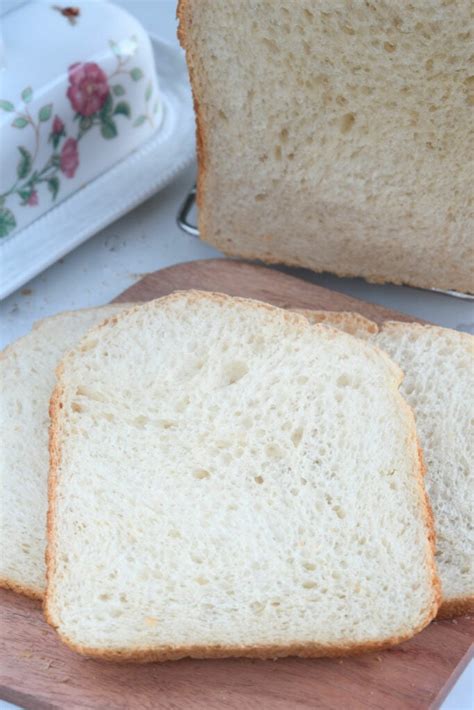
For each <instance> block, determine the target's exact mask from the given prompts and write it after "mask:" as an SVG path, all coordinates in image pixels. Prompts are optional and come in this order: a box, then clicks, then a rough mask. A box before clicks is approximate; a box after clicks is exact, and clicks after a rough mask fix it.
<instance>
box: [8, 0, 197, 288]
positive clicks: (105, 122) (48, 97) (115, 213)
mask: <svg viewBox="0 0 474 710" xmlns="http://www.w3.org/2000/svg"><path fill="white" fill-rule="evenodd" d="M76 4H77V10H78V11H79V14H77V15H74V14H73V16H72V17H68V16H64V14H63V13H62V12H61V11H60V10H64V8H63V7H62V6H61V7H59V6H54V7H53V6H52V5H51V4H50V3H49V2H33V3H28V4H26V5H22V6H21V7H20V8H19V9H16V10H13V11H12V12H10V13H8V14H7V15H6V16H4V17H2V27H3V39H4V62H5V64H6V67H5V68H4V69H2V70H1V73H0V143H1V145H2V170H1V175H0V268H1V273H0V298H3V297H5V296H6V295H8V294H9V293H11V292H12V291H13V290H15V289H16V288H18V287H19V286H21V285H22V284H24V283H25V282H26V281H27V280H29V279H30V278H32V277H33V276H35V275H36V274H37V273H39V272H40V271H41V270H43V269H44V268H46V267H47V266H49V265H50V264H52V263H53V262H54V261H56V260H57V259H59V258H61V257H62V256H64V254H66V253H67V252H68V251H70V250H71V249H73V248H74V247H75V246H77V245H78V244H80V243H81V242H83V241H84V240H85V239H87V238H88V237H90V236H92V235H93V234H95V233H96V232H97V231H99V230H100V229H101V228H103V227H105V226H106V225H107V224H110V223H111V222H112V221H114V220H115V219H117V218H118V217H120V216H121V215H122V214H124V213H125V212H127V211H129V210H130V209H132V208H133V207H135V206H136V205H138V204H139V203H140V202H142V201H143V200H145V199H147V198H148V197H150V196H151V195H152V194H153V193H154V192H156V191H157V190H159V189H161V188H162V187H164V186H165V185H166V184H168V183H169V182H170V181H171V180H172V179H173V178H174V177H175V176H176V175H177V174H178V172H180V171H181V170H183V169H184V168H185V167H186V166H187V165H188V164H189V163H190V162H191V161H192V160H193V158H194V155H195V138H194V132H195V124H194V112H193V106H192V98H191V92H190V88H189V83H188V77H187V70H186V64H185V61H184V54H183V52H182V50H181V49H179V48H178V47H175V46H173V45H170V44H168V43H166V42H163V41H161V40H159V39H158V38H155V37H150V36H149V35H148V34H147V33H146V32H145V30H144V29H143V28H142V27H141V25H140V24H139V23H138V22H137V20H135V18H133V17H131V15H129V14H128V13H126V12H125V11H123V10H122V9H121V8H118V7H117V6H114V5H112V4H111V3H108V2H103V0H87V1H86V2H80V0H76ZM75 6H76V5H75ZM58 7H59V9H58ZM30 13H32V14H30ZM23 23H25V24H26V26H27V28H28V30H27V31H25V30H24V29H23V30H22V29H21V26H22V24H23ZM81 23H82V24H81ZM81 26H82V30H81V29H80V28H81ZM36 27H41V32H36V31H33V30H32V28H36ZM52 28H55V29H54V31H53V29H52ZM76 32H77V34H76ZM80 33H82V34H80ZM29 35H32V36H33V35H34V36H35V39H34V42H33V43H32V44H31V47H30V48H29V49H27V44H28V36H29ZM37 35H43V41H44V42H45V44H46V45H48V49H47V50H46V49H45V50H44V51H43V53H41V51H40V49H39V47H40V46H41V44H40V40H39V39H38V37H37ZM55 37H56V39H54V38H55ZM81 37H82V39H81ZM58 38H60V41H59V40H58ZM50 44H53V45H54V47H56V50H55V51H51V47H50ZM63 45H64V48H63ZM27 52H28V54H27V56H26V53H27ZM20 55H22V56H23V58H22V60H21V62H18V64H17V62H16V59H17V57H20ZM43 55H44V56H43ZM28 57H29V60H28ZM29 63H30V64H31V65H32V66H31V70H30V71H29V70H28V66H29ZM35 65H38V66H35Z"/></svg>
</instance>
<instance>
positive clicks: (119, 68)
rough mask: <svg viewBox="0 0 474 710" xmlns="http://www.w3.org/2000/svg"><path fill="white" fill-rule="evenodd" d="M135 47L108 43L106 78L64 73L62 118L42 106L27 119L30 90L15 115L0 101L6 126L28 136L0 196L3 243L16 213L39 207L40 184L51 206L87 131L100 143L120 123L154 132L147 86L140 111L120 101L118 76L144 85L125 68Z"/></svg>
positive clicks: (88, 68)
mask: <svg viewBox="0 0 474 710" xmlns="http://www.w3.org/2000/svg"><path fill="white" fill-rule="evenodd" d="M137 46H138V45H137V40H136V38H135V37H131V38H130V39H127V40H125V41H124V42H121V43H117V42H114V41H111V42H110V47H111V49H112V51H113V54H114V57H115V61H116V66H115V68H114V70H113V71H112V72H110V73H109V74H108V75H107V74H106V72H105V71H104V70H103V69H102V68H101V67H100V66H99V64H97V63H95V62H76V63H74V64H72V65H71V66H70V67H69V69H68V82H69V83H68V88H67V92H66V95H67V98H68V100H69V104H70V110H71V113H70V115H68V116H65V115H62V116H59V115H58V114H57V113H55V110H54V106H53V104H52V103H49V104H46V105H44V106H42V107H41V108H40V109H39V111H38V115H37V117H34V116H32V114H31V112H30V111H29V110H28V104H29V103H30V102H31V100H32V98H33V89H32V88H31V87H27V88H25V89H24V90H23V91H22V92H21V102H22V108H21V110H17V109H16V108H15V106H14V104H13V103H12V102H11V101H8V100H5V99H0V110H2V111H4V112H6V113H11V114H14V118H13V120H12V123H11V125H12V126H13V127H14V128H16V129H18V130H24V129H27V128H29V129H30V130H31V131H32V134H33V144H32V146H30V147H29V148H27V147H25V146H24V145H18V146H17V147H18V153H19V156H18V163H17V165H16V176H15V177H13V179H12V184H11V187H10V188H9V189H8V190H7V191H6V192H4V193H2V194H0V237H6V236H7V235H8V234H10V233H11V232H12V231H13V230H14V229H15V227H16V226H17V220H16V217H15V213H16V210H17V209H19V208H34V207H37V206H38V205H39V201H40V197H39V192H38V188H39V187H40V186H41V185H43V184H46V186H47V188H48V193H49V199H50V200H51V203H52V204H53V203H54V202H55V200H56V198H57V196H58V193H59V192H60V190H61V181H62V180H63V179H66V180H72V179H74V178H75V176H76V171H77V169H78V167H79V165H80V144H81V140H82V139H83V137H84V136H85V135H86V134H87V133H88V132H89V131H94V130H98V131H99V132H100V135H101V137H102V138H103V139H104V140H112V139H114V138H116V137H117V136H118V135H119V131H120V121H121V120H132V119H133V123H132V125H133V126H134V127H135V128H139V127H140V126H142V125H143V124H144V123H145V122H148V123H150V125H151V126H154V120H155V115H156V113H157V111H158V107H159V103H158V98H157V97H155V100H154V101H153V102H152V101H151V99H152V94H153V83H152V82H151V81H148V82H146V81H144V82H143V83H144V84H145V90H144V94H143V105H142V107H141V111H137V110H136V109H137V107H132V106H131V105H130V103H129V101H127V100H126V99H127V90H126V84H125V85H124V82H123V80H122V81H121V79H120V77H121V76H127V77H128V78H129V79H130V80H131V81H134V82H141V81H143V80H144V79H145V76H144V73H143V71H142V69H141V68H140V67H138V66H132V67H131V68H130V67H129V62H130V60H131V59H132V57H133V55H134V54H135V52H136V49H137ZM45 129H47V131H48V133H47V136H48V138H47V140H48V143H50V144H51V153H50V155H49V158H48V160H47V161H46V162H45V163H44V164H43V165H37V162H38V161H37V157H38V151H39V147H40V141H41V139H42V138H43V140H44V130H45ZM42 199H45V197H44V196H43V198H42ZM52 204H51V206H52Z"/></svg>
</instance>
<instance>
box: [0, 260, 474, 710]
mask: <svg viewBox="0 0 474 710" xmlns="http://www.w3.org/2000/svg"><path fill="white" fill-rule="evenodd" d="M185 288H201V289H205V290H215V291H221V292H225V293H229V294H233V295H239V296H248V297H252V298H259V299H260V300H264V301H268V302H270V303H274V304H275V305H279V306H286V307H288V306H293V307H300V308H301V307H304V308H317V309H327V310H356V311H358V312H359V313H361V314H362V315H365V316H367V317H369V318H372V319H374V320H376V321H378V322H382V321H383V320H385V319H387V318H397V319H399V320H413V319H412V318H411V317H410V316H407V315H403V314H400V313H396V312H394V311H389V310H387V309H385V308H382V307H379V306H376V305H373V304H368V303H364V302H362V301H358V300H356V299H353V298H349V297H348V296H344V295H342V294H339V293H336V292H334V291H329V290H327V289H323V288H320V287H318V286H314V285H312V284H308V283H306V282H304V281H301V280H300V279H296V278H294V277H291V276H287V275H285V274H282V273H280V272H278V271H276V270H273V269H268V268H264V267H259V266H254V265H249V264H245V263H242V262H237V261H231V260H211V261H201V262H193V263H190V264H181V265H179V266H175V267H171V268H168V269H164V270H163V271H159V272H156V273H154V274H149V275H147V276H145V277H144V278H143V279H142V280H141V281H139V282H138V283H136V284H135V285H134V286H132V287H131V288H130V289H128V290H127V291H125V292H124V293H123V294H121V295H120V296H119V297H118V298H117V299H116V301H122V302H126V301H141V300H149V299H152V298H156V297H158V296H163V295H166V294H167V293H170V292H171V291H174V290H176V289H185ZM0 615H1V616H0V697H1V698H3V699H5V700H9V701H11V702H15V703H17V704H18V705H20V706H22V707H24V708H34V709H35V710H36V709H38V710H42V709H46V708H48V709H49V708H61V709H63V708H64V709H65V710H66V709H67V710H75V709H76V708H78V709H79V708H81V709H82V708H107V710H109V709H110V710H113V709H115V708H117V709H122V708H124V709H125V708H127V709H128V708H130V710H139V709H142V708H143V710H149V709H150V710H151V709H153V710H155V709H156V710H188V709H189V710H227V709H230V710H234V709H235V710H237V709H238V710H253V709H254V708H255V709H258V710H267V709H268V710H291V709H292V708H295V709H296V710H297V709H301V710H302V709H310V708H311V709H313V708H330V709H337V710H339V709H341V710H342V709H345V708H349V709H350V710H359V709H360V710H362V709H364V710H366V709H371V708H381V709H382V708H383V709H384V710H405V709H411V708H435V707H438V706H439V704H440V702H441V700H442V698H443V697H444V696H445V695H446V693H447V692H448V691H449V689H450V687H451V686H452V684H453V683H454V682H455V680H456V678H457V677H458V675H459V673H461V671H462V669H463V668H464V666H465V665H466V663H467V662H468V660H469V658H470V657H471V656H472V641H473V638H474V620H473V619H472V618H469V617H463V618H460V619H456V620H453V621H442V622H434V623H432V624H431V625H430V626H429V627H428V628H427V629H425V630H424V631H423V632H422V633H421V634H419V635H418V636H416V637H415V638H414V639H412V640H411V641H408V642H407V643H404V644H401V645H400V646H397V647H396V648H393V649H391V650H388V651H384V652H381V653H375V654H367V655H364V656H359V657H355V658H345V659H313V660H308V659H297V658H289V659H281V660H278V661H254V660H245V659H228V660H221V661H197V660H189V659H187V660H182V661H177V662H174V663H164V664H148V665H137V664H117V663H107V662H100V661H96V660H90V659H87V658H84V657H81V656H79V655H77V654H75V653H73V652H72V651H70V650H69V649H68V648H67V647H65V646H64V645H63V644H62V643H61V642H60V641H59V639H58V638H57V636H56V634H55V632H54V631H53V629H52V628H51V627H49V626H48V625H47V624H46V623H45V622H44V620H43V617H42V613H41V605H40V604H39V603H38V602H34V601H32V600H30V599H26V598H23V597H21V596H19V595H16V594H14V593H13V592H9V591H6V590H0Z"/></svg>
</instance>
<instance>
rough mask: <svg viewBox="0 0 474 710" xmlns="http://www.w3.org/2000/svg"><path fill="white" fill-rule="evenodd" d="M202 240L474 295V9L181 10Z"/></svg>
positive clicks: (432, 2) (263, 2)
mask: <svg viewBox="0 0 474 710" xmlns="http://www.w3.org/2000/svg"><path fill="white" fill-rule="evenodd" d="M178 15H179V20H180V25H179V37H180V40H181V44H182V46H183V47H184V48H185V50H186V55H187V62H188V67H189V73H190V77H191V83H192V88H193V92H194V98H195V107H196V118H197V145H198V160H199V175H198V194H197V200H198V206H199V229H200V234H201V236H202V238H203V239H204V240H205V241H207V242H209V243H210V244H212V245H214V246H216V247H217V248H219V249H221V250H222V251H223V252H225V253H226V254H231V255H239V256H242V257H245V258H258V259H262V260H263V261H266V262H275V263H277V262H279V263H285V264H289V265H296V266H304V267H308V268H310V269H313V270H314V271H330V272H333V273H336V274H339V275H352V276H363V277H364V278H366V279H368V280H370V281H377V282H384V281H389V282H393V283H405V284H411V285H413V286H419V287H423V288H438V289H454V290H458V291H464V292H474V258H473V247H474V240H473V234H474V210H473V202H472V172H473V152H472V145H473V139H474V135H473V132H474V121H473V117H472V108H473V105H474V95H473V89H474V76H473V75H474V69H473V65H472V56H471V55H472V43H471V40H470V32H469V29H470V27H471V26H472V2H471V1H470V0H458V1H457V2H455V3H453V2H445V0H412V2H411V3H410V5H409V6H408V5H406V4H405V3H403V2H401V1H400V0H394V1H392V0H371V2H362V0H360V1H359V0H357V1H356V2H350V1H349V0H298V2H295V0H181V1H180V4H179V9H178Z"/></svg>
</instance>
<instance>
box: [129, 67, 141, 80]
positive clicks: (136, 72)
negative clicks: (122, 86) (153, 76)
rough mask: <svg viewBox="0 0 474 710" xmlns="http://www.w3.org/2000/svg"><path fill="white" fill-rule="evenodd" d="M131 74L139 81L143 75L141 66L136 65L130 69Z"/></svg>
mask: <svg viewBox="0 0 474 710" xmlns="http://www.w3.org/2000/svg"><path fill="white" fill-rule="evenodd" d="M130 76H131V77H132V79H133V81H139V80H140V79H141V78H142V77H143V72H142V70H141V69H140V67H135V68H134V69H132V70H131V71H130Z"/></svg>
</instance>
